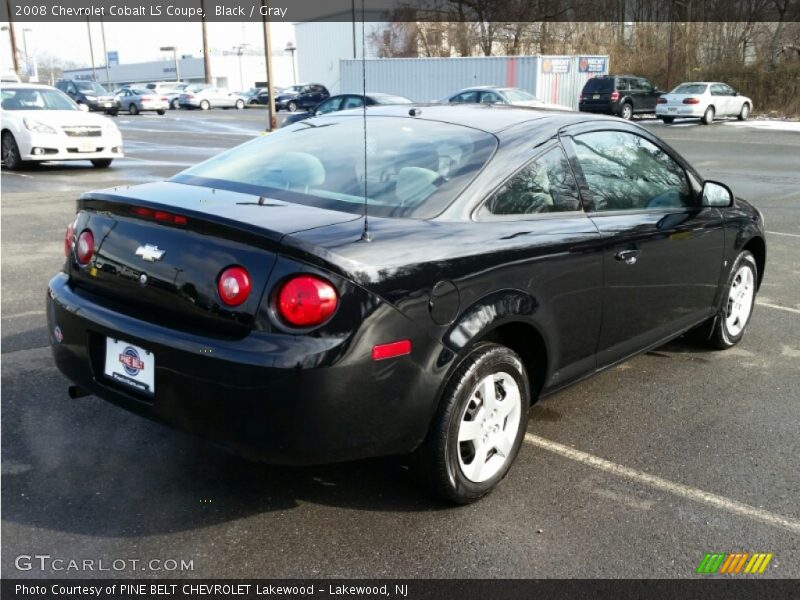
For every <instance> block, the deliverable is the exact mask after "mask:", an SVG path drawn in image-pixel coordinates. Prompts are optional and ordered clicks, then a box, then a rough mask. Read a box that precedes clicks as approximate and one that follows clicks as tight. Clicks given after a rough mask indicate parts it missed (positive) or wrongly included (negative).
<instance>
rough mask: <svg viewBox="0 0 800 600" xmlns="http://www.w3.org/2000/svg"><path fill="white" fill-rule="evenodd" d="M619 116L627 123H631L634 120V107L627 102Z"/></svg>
mask: <svg viewBox="0 0 800 600" xmlns="http://www.w3.org/2000/svg"><path fill="white" fill-rule="evenodd" d="M619 116H620V117H622V118H623V119H625V120H626V121H630V120H631V119H632V118H633V106H632V105H631V103H630V102H626V103H625V104H623V105H622V108H621V109H620V111H619Z"/></svg>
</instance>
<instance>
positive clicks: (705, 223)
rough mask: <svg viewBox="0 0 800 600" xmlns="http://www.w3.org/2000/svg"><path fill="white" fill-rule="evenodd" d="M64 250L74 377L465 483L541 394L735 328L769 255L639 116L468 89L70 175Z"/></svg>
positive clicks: (215, 424) (63, 358)
mask: <svg viewBox="0 0 800 600" xmlns="http://www.w3.org/2000/svg"><path fill="white" fill-rule="evenodd" d="M331 148H335V149H336V151H335V152H331V151H330V149H331ZM365 212H366V213H367V215H368V220H367V219H365ZM64 252H65V255H66V260H65V264H64V268H63V270H62V271H61V272H59V273H58V274H56V275H55V276H54V277H53V278H52V280H51V281H50V283H49V286H48V288H47V321H48V329H49V338H50V344H51V346H52V352H53V356H54V358H55V363H56V365H57V366H58V368H59V369H60V370H61V372H62V373H63V374H64V375H65V376H66V377H67V378H68V379H69V380H71V381H72V382H73V385H72V387H71V388H70V395H71V396H73V397H78V396H83V395H87V394H95V395H97V396H99V397H101V398H104V399H106V400H108V401H110V402H112V403H114V404H117V405H119V406H121V407H123V408H126V409H128V410H130V411H132V412H134V413H138V414H140V415H143V416H146V417H149V418H152V419H155V420H157V421H160V422H162V423H165V424H167V425H169V426H171V427H174V428H176V429H179V430H183V431H187V432H190V433H193V434H195V435H197V436H201V437H203V438H206V439H209V440H213V441H214V442H217V443H219V444H221V445H223V446H226V447H228V448H229V449H231V450H233V451H235V452H237V453H239V454H242V455H244V456H246V457H249V458H253V459H258V460H263V461H268V462H272V463H279V464H315V463H328V462H336V461H343V460H349V459H356V458H364V457H373V456H385V455H409V457H410V458H409V461H410V465H411V467H412V469H413V470H414V472H415V473H416V474H417V475H418V478H419V480H420V481H421V482H422V483H423V484H424V485H425V486H426V487H427V489H429V490H430V491H431V492H432V493H433V494H435V495H436V496H438V497H441V498H444V499H446V500H447V501H449V502H453V503H458V504H464V503H469V502H472V501H475V500H477V499H479V498H481V497H482V496H484V495H485V494H487V493H488V492H489V491H491V490H492V489H493V488H494V487H495V486H496V485H497V484H498V483H499V482H500V481H501V480H502V479H503V477H504V476H505V475H506V473H507V472H508V470H509V468H510V467H511V464H512V462H513V461H514V459H515V456H516V455H517V452H518V450H519V448H520V445H521V444H522V441H523V437H524V434H525V431H526V427H527V422H528V410H529V407H530V405H531V403H532V402H534V401H536V400H537V399H539V398H542V397H545V396H547V395H550V394H553V393H554V392H556V391H557V390H560V389H562V388H564V387H565V386H567V385H569V384H571V383H575V382H577V381H579V380H580V379H582V378H585V377H587V376H588V375H592V374H594V373H597V372H599V371H602V370H604V369H607V368H609V367H611V366H614V365H616V364H618V363H619V362H621V361H623V360H625V359H627V358H630V357H632V356H634V355H636V354H639V353H641V352H644V351H647V350H648V349H651V348H654V347H656V346H659V345H662V344H664V343H665V342H667V341H669V340H670V339H673V338H675V337H677V336H680V335H682V334H685V333H689V334H690V335H691V336H693V337H694V338H696V339H697V340H698V341H699V342H700V343H702V344H705V345H707V346H708V347H709V348H713V349H725V348H730V347H731V346H733V345H735V344H737V343H738V342H739V341H740V340H741V339H742V338H743V336H744V335H745V333H746V330H747V326H748V323H749V321H750V317H751V315H752V312H753V309H754V302H755V297H756V293H757V291H758V289H759V285H760V283H761V281H762V278H763V276H764V265H765V260H766V244H765V233H764V223H763V217H762V215H761V213H760V212H759V211H758V210H757V209H756V208H754V207H753V206H752V205H751V204H749V203H748V202H746V201H745V200H742V199H740V198H737V197H734V195H733V193H732V192H731V191H730V189H729V188H728V187H727V186H726V185H724V184H722V183H718V182H715V181H710V180H704V179H703V178H702V177H701V176H700V175H699V173H698V172H697V171H696V170H695V169H694V168H693V167H692V166H691V165H690V164H689V163H687V162H686V160H684V159H683V158H682V157H681V156H680V155H679V154H678V153H677V152H676V151H675V150H673V149H672V148H671V147H670V146H668V145H667V144H666V143H664V142H663V141H662V140H660V139H659V138H658V137H656V136H654V135H653V134H651V133H650V132H648V131H647V130H646V129H644V128H642V127H640V126H638V125H636V124H633V123H630V122H626V121H621V120H619V119H615V118H610V117H603V116H589V115H586V114H581V113H577V112H556V111H552V112H548V111H540V110H531V109H525V108H516V107H510V106H501V105H495V106H483V105H480V104H460V105H414V106H413V107H412V108H410V109H409V107H408V106H407V105H406V106H402V105H398V106H374V107H369V108H366V109H365V110H364V111H358V110H355V111H344V112H333V113H329V114H327V115H321V116H318V117H315V118H314V119H312V120H309V121H301V122H299V123H296V124H294V125H291V126H289V127H285V128H281V129H279V130H277V131H276V132H274V133H272V134H270V135H268V136H260V137H258V138H256V139H254V140H252V141H249V142H247V143H245V144H243V145H241V146H238V147H235V148H233V149H231V150H228V151H226V152H223V153H222V154H219V155H218V156H216V157H214V158H211V159H209V160H207V161H206V162H203V163H201V164H199V165H197V166H194V167H191V168H189V169H188V170H185V171H183V172H181V173H179V174H177V175H175V176H174V177H172V178H171V179H169V180H167V181H163V182H156V183H148V184H144V185H138V186H133V187H124V188H122V187H120V188H112V189H106V190H101V191H95V192H89V193H86V194H84V195H83V196H82V197H81V198H80V199H79V201H78V203H77V214H76V216H75V218H74V221H72V222H71V223H69V225H68V227H67V230H66V236H65V238H64ZM108 443H109V444H114V440H113V439H110V440H109V442H108Z"/></svg>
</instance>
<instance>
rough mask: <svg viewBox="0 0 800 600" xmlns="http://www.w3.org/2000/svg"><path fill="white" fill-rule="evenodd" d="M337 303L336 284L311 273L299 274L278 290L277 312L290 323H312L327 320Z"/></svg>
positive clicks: (301, 324)
mask: <svg viewBox="0 0 800 600" xmlns="http://www.w3.org/2000/svg"><path fill="white" fill-rule="evenodd" d="M338 304H339V298H338V294H337V293H336V288H334V287H333V285H331V284H330V283H328V282H327V281H325V280H324V279H320V278H319V277H314V276H313V275H298V276H296V277H293V278H292V279H290V280H288V281H287V282H286V283H284V284H283V287H281V289H280V292H278V297H277V301H276V305H277V306H276V307H277V311H278V315H279V316H280V318H281V319H282V320H283V321H284V322H285V323H286V324H287V325H291V326H293V327H313V326H314V325H320V324H322V323H324V322H325V321H327V320H328V319H329V318H330V317H331V315H333V313H334V311H335V310H336V306H337V305H338Z"/></svg>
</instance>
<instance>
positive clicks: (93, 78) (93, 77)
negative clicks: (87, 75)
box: [86, 17, 97, 81]
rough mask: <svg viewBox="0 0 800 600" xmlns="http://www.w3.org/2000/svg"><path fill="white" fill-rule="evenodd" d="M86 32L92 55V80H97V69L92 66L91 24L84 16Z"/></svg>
mask: <svg viewBox="0 0 800 600" xmlns="http://www.w3.org/2000/svg"><path fill="white" fill-rule="evenodd" d="M86 33H87V34H88V35H89V54H91V55H92V81H97V71H96V70H95V68H94V45H93V44H92V26H91V23H89V18H88V17H87V18H86Z"/></svg>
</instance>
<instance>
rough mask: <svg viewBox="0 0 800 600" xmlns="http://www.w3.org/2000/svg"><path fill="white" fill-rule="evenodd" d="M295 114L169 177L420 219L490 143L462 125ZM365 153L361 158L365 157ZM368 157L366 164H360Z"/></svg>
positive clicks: (436, 207)
mask: <svg viewBox="0 0 800 600" xmlns="http://www.w3.org/2000/svg"><path fill="white" fill-rule="evenodd" d="M366 133H367V135H366V139H365V136H364V117H363V116H362V115H358V116H344V115H339V116H334V117H325V118H323V119H314V121H313V122H311V121H301V122H299V123H296V124H294V125H291V126H289V127H287V128H283V129H279V130H278V131H277V132H275V133H273V134H270V135H268V136H263V137H259V138H257V139H255V140H253V141H251V142H247V143H246V144H243V145H241V146H238V147H236V148H233V149H231V150H228V151H227V152H223V153H222V154H220V155H218V156H216V157H214V158H212V159H210V160H208V161H206V162H204V163H201V164H199V165H197V166H195V167H192V168H190V169H188V170H186V171H183V172H182V173H179V174H178V175H176V176H175V177H173V178H172V181H175V182H178V183H186V184H190V185H201V186H205V187H216V188H221V189H227V190H232V191H238V192H244V193H251V194H258V195H260V196H264V197H268V198H277V199H280V200H286V201H289V202H297V203H300V204H307V205H310V206H316V207H319V208H326V209H331V210H339V211H344V212H350V213H355V214H361V213H362V212H363V210H364V193H365V190H366V195H367V203H368V206H369V209H368V210H369V214H374V215H376V216H383V217H397V218H419V219H425V218H430V217H433V216H435V215H437V214H439V213H440V212H441V211H442V210H444V208H446V207H447V206H448V205H449V204H450V203H451V202H452V201H453V200H454V199H455V198H456V196H457V195H458V194H459V193H460V192H461V191H462V190H463V189H464V188H465V187H466V186H467V184H468V183H469V182H470V181H471V180H472V178H473V177H474V176H475V175H476V174H477V172H478V171H479V170H480V169H481V168H482V167H483V165H484V164H486V162H487V161H488V160H489V158H490V157H491V155H492V153H493V152H494V150H495V148H496V145H497V143H496V139H495V137H494V136H492V135H490V134H488V133H485V132H482V131H477V130H474V129H470V128H467V127H461V126H458V125H451V124H447V123H438V122H435V121H424V120H412V119H409V118H403V117H383V116H369V117H367V119H366ZM365 155H366V158H365ZM365 162H366V169H365Z"/></svg>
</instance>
